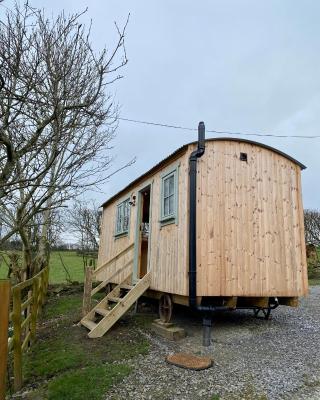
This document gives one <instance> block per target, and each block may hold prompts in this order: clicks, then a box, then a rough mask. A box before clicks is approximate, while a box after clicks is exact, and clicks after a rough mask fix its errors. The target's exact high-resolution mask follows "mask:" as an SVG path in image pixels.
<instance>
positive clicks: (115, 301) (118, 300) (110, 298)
mask: <svg viewBox="0 0 320 400" xmlns="http://www.w3.org/2000/svg"><path fill="white" fill-rule="evenodd" d="M107 300H108V301H113V302H114V303H121V302H122V300H123V299H122V298H120V297H115V296H110V297H107Z"/></svg>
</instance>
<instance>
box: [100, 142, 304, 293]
mask: <svg viewBox="0 0 320 400" xmlns="http://www.w3.org/2000/svg"><path fill="white" fill-rule="evenodd" d="M195 147H196V145H195V144H192V145H189V146H188V148H187V150H186V152H185V153H184V154H180V156H177V157H175V158H174V159H172V160H170V161H169V162H167V163H166V164H165V165H163V166H162V167H161V168H159V169H158V170H157V171H156V172H153V174H150V175H149V176H147V177H146V178H145V181H144V184H147V183H148V182H152V185H153V187H152V198H151V205H152V214H151V221H150V223H151V243H150V246H151V249H150V266H151V269H152V283H151V289H154V290H158V291H161V292H167V293H174V294H180V295H186V296H187V295H188V191H189V176H188V169H189V166H188V158H189V155H190V153H191V152H192V151H193V150H194V149H195ZM240 152H242V153H247V161H240ZM178 164H179V169H178V185H179V186H178V219H177V224H170V225H166V226H161V224H160V222H159V220H160V212H161V210H160V207H161V204H160V196H161V175H162V174H163V173H164V172H165V171H166V170H168V169H170V167H173V166H174V165H178ZM300 175H301V172H300V167H299V166H298V165H296V164H295V163H294V162H292V161H290V160H289V159H287V158H285V157H284V156H282V155H280V154H277V153H276V152H274V151H272V150H269V149H266V148H263V147H261V146H258V145H255V144H250V143H245V142H241V141H239V142H238V141H229V140H220V141H207V142H206V151H205V154H204V155H203V157H202V158H200V159H199V162H198V175H197V183H198V188H197V251H198V253H197V262H198V265H197V271H198V273H197V292H198V295H199V296H259V297H260V296H301V295H305V294H306V293H307V290H308V286H307V285H308V284H307V267H306V257H305V243H304V227H303V206H302V199H301V182H300V180H301V176H300ZM144 184H143V182H141V183H139V184H137V185H135V186H133V187H132V188H131V190H130V191H128V192H127V193H125V194H124V195H122V196H121V197H119V198H118V199H116V200H114V201H113V202H112V203H110V204H108V205H107V206H106V207H105V208H104V210H103V221H102V230H101V232H102V233H101V239H100V240H101V241H100V249H99V258H98V266H99V265H102V264H103V263H105V262H107V261H108V260H110V259H112V258H113V257H114V256H116V255H117V254H118V253H119V252H121V251H122V250H123V249H125V248H126V247H127V246H128V245H129V244H131V243H133V242H134V240H135V231H136V218H137V205H136V206H135V207H131V209H130V229H129V234H128V235H127V236H124V237H121V238H115V237H114V233H115V217H116V205H117V204H118V203H119V202H120V201H122V200H123V199H125V198H128V197H131V196H132V195H136V196H138V190H139V189H141V188H143V186H144ZM137 198H138V197H137ZM133 252H134V250H132V251H130V252H129V253H128V254H127V255H126V256H125V257H122V258H120V259H119V260H117V261H116V262H115V263H114V265H112V266H111V268H108V272H106V271H104V272H101V274H100V275H98V276H97V278H98V279H99V280H104V279H107V274H110V275H111V274H113V273H114V272H115V271H116V269H119V268H121V267H122V266H123V265H124V264H125V263H126V262H128V261H129V260H130V258H131V259H132V258H133ZM130 268H131V267H129V268H128V271H130ZM128 271H124V272H123V273H122V274H121V276H120V277H119V279H118V280H117V282H119V281H120V279H125V277H126V274H127V272H128Z"/></svg>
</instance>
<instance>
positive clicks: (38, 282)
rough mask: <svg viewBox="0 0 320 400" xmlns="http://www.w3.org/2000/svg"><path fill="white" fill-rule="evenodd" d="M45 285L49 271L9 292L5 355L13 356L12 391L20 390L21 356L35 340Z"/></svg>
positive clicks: (44, 296) (45, 269) (21, 379)
mask: <svg viewBox="0 0 320 400" xmlns="http://www.w3.org/2000/svg"><path fill="white" fill-rule="evenodd" d="M48 282H49V267H46V268H44V269H42V270H41V271H40V272H39V273H38V274H37V275H35V276H34V277H32V278H31V279H28V280H26V281H24V282H21V283H19V284H18V285H15V286H13V287H12V288H11V305H12V306H11V308H10V314H9V323H10V328H9V329H10V330H11V331H12V335H10V334H9V336H10V337H9V339H8V352H9V353H10V352H12V353H13V373H14V390H15V391H17V390H20V389H21V388H22V383H23V377H22V354H23V351H24V350H26V349H27V348H28V347H29V346H30V345H31V343H32V342H33V341H34V339H35V336H36V325H37V319H38V317H39V315H40V312H41V309H42V305H43V304H44V301H45V298H46V294H47V290H48Z"/></svg>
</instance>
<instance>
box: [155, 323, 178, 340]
mask: <svg viewBox="0 0 320 400" xmlns="http://www.w3.org/2000/svg"><path fill="white" fill-rule="evenodd" d="M151 329H152V330H153V331H154V332H155V333H156V334H158V335H159V336H162V337H164V338H165V339H168V340H173V341H176V340H179V339H182V338H184V337H185V336H186V332H185V330H184V329H183V328H179V327H177V326H175V325H174V324H172V323H169V324H168V323H163V322H161V323H159V322H158V320H155V321H154V322H153V323H152V325H151Z"/></svg>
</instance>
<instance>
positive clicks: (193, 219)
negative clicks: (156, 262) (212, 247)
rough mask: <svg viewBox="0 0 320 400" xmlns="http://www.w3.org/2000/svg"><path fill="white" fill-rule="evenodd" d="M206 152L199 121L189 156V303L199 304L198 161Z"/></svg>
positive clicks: (203, 131) (203, 133)
mask: <svg viewBox="0 0 320 400" xmlns="http://www.w3.org/2000/svg"><path fill="white" fill-rule="evenodd" d="M204 152H205V126H204V122H199V126H198V148H197V150H195V151H194V152H192V153H191V155H190V157H189V185H190V187H189V305H190V307H192V308H196V306H197V161H198V158H200V157H202V156H203V154H204Z"/></svg>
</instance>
